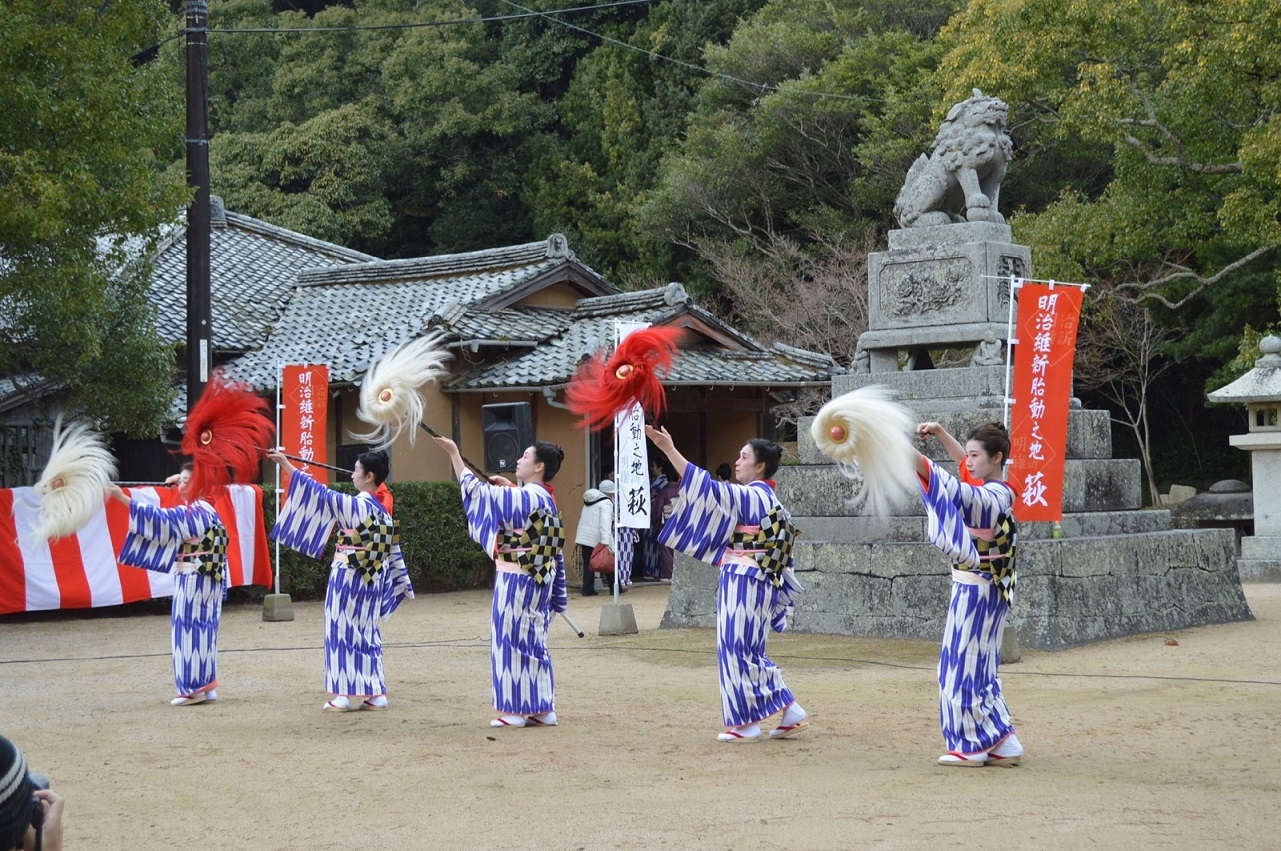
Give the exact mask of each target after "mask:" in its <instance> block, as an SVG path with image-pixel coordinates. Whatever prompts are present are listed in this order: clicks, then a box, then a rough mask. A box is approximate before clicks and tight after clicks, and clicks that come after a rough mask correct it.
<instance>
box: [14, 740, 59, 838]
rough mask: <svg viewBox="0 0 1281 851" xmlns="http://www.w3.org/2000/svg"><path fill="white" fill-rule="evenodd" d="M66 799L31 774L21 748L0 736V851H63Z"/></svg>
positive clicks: (43, 780) (40, 778)
mask: <svg viewBox="0 0 1281 851" xmlns="http://www.w3.org/2000/svg"><path fill="white" fill-rule="evenodd" d="M64 804H65V801H63V799H62V796H61V795H58V794H56V793H54V792H50V791H49V781H48V780H47V779H45V778H44V777H42V776H40V775H39V774H33V773H31V772H30V771H28V770H27V761H26V760H25V759H23V757H22V751H20V750H18V747H17V745H15V744H14V743H13V742H11V741H9V740H8V739H6V738H5V737H4V736H0V849H4V851H13V849H22V851H62V808H63V806H64Z"/></svg>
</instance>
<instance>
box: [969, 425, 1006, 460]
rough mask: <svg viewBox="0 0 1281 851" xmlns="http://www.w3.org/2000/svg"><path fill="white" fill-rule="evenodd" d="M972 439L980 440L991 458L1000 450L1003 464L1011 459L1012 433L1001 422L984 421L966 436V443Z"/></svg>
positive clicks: (980, 443)
mask: <svg viewBox="0 0 1281 851" xmlns="http://www.w3.org/2000/svg"><path fill="white" fill-rule="evenodd" d="M971 440H976V441H978V444H979V446H982V447H983V451H984V452H986V453H987V454H988V457H989V458H995V457H996V455H997V453H998V452H999V453H1000V454H1001V463H1002V464H1004V463H1005V462H1006V461H1009V460H1010V433H1009V431H1007V430H1006V428H1005V426H1003V425H1001V424H1000V423H983V425H981V426H979V427H978V428H976V429H974V431H972V432H970V435H969V437H967V438H965V442H966V443H969V442H970V441H971Z"/></svg>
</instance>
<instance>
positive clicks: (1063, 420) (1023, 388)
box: [1009, 283, 1082, 522]
mask: <svg viewBox="0 0 1281 851" xmlns="http://www.w3.org/2000/svg"><path fill="white" fill-rule="evenodd" d="M1081 296H1082V288H1081V287H1078V286H1071V285H1063V284H1058V285H1055V284H1030V283H1025V284H1023V285H1022V287H1021V288H1020V289H1019V294H1018V299H1019V312H1018V319H1017V330H1016V335H1015V339H1016V340H1017V341H1018V345H1017V346H1016V347H1015V349H1014V385H1013V388H1012V392H1011V396H1012V399H1013V405H1012V408H1011V410H1010V414H1011V417H1010V425H1011V428H1010V460H1011V464H1010V477H1009V481H1010V485H1011V486H1012V487H1013V488H1014V492H1015V493H1016V494H1018V497H1017V499H1016V500H1015V504H1014V516H1015V517H1017V518H1018V519H1019V520H1020V521H1025V520H1052V521H1056V522H1057V521H1059V520H1062V519H1063V467H1064V461H1066V460H1067V458H1066V456H1067V421H1068V406H1069V404H1070V402H1071V398H1072V361H1073V359H1074V358H1075V356H1076V330H1077V325H1078V324H1079V322H1080V319H1081Z"/></svg>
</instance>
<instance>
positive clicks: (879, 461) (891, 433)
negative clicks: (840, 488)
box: [810, 384, 920, 515]
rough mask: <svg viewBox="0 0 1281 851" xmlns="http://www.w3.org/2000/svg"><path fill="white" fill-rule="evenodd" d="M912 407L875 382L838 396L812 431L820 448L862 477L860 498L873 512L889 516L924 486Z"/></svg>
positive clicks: (854, 475) (822, 411)
mask: <svg viewBox="0 0 1281 851" xmlns="http://www.w3.org/2000/svg"><path fill="white" fill-rule="evenodd" d="M915 426H916V420H915V418H913V416H912V412H911V411H909V410H908V409H907V408H905V407H903V406H902V405H900V404H899V403H897V402H895V401H894V399H893V396H892V395H891V393H890V391H889V390H887V389H886V388H885V387H882V386H881V385H879V384H870V385H868V386H867V387H860V388H859V389H857V390H853V391H851V392H849V393H846V394H845V395H843V396H838V397H837V398H835V399H833V400H832V401H830V402H828V403H827V404H826V405H824V406H823V407H822V408H821V409H820V410H819V412H818V415H817V416H816V417H814V422H813V424H812V425H811V426H810V433H811V434H812V435H813V436H814V443H815V445H817V446H818V450H819V451H820V452H822V453H823V454H824V455H826V456H827V457H829V458H831V459H832V460H834V461H835V462H836V463H837V465H838V466H839V467H840V469H841V472H843V473H844V474H845V475H847V476H849V477H850V478H861V479H862V481H863V487H862V489H861V490H860V491H859V493H858V495H857V497H856V499H857V500H858V501H860V502H861V503H862V505H863V507H864V508H865V509H866V510H867V512H868V513H870V514H877V515H887V514H889V513H891V511H892V510H893V509H894V508H895V507H896V506H901V505H907V504H909V503H910V502H911V501H912V499H914V498H915V497H916V496H917V494H918V493H919V491H920V486H919V484H918V483H917V478H916V449H915V448H914V447H913V445H912V437H911V435H912V430H913V428H914V427H915Z"/></svg>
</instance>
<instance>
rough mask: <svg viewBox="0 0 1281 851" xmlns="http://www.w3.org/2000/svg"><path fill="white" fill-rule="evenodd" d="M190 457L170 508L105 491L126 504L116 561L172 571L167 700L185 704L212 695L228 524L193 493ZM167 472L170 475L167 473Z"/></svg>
mask: <svg viewBox="0 0 1281 851" xmlns="http://www.w3.org/2000/svg"><path fill="white" fill-rule="evenodd" d="M191 471H192V466H191V464H186V465H184V466H183V468H182V472H181V473H179V474H178V477H177V485H178V498H179V500H180V501H181V502H182V504H181V505H178V506H176V507H174V508H160V507H159V506H155V505H149V504H147V503H144V502H141V501H139V500H135V499H133V497H132V496H130V495H129V494H127V493H125V492H124V491H123V490H121V489H120V486H119V485H115V484H112V485H110V486H108V488H107V493H108V494H109V495H110V496H112V497H113V498H115V499H117V500H119V501H120V502H123V503H124V504H126V505H128V506H129V532H128V534H127V535H126V536H125V543H124V548H123V549H122V550H121V551H120V557H119V559H118V561H119V562H120V563H121V564H127V565H131V566H133V567H141V568H144V569H146V570H154V571H156V572H158V573H169V574H171V575H172V576H173V608H172V611H171V614H170V634H171V636H172V639H173V679H174V685H175V686H176V687H177V690H178V696H177V697H175V698H174V699H173V700H171V701H169V703H170V704H171V705H173V706H191V705H192V704H196V703H204V702H205V701H207V700H217V699H218V691H217V689H218V621H219V619H220V618H221V617H222V598H223V595H224V592H225V589H226V581H227V527H226V526H224V525H223V522H222V518H220V517H219V516H218V512H217V511H215V510H214V507H213V506H212V505H210V504H209V503H208V502H207V501H205V500H203V499H197V500H192V499H191V493H190V482H191ZM172 480H173V479H172V477H171V478H170V481H172Z"/></svg>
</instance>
